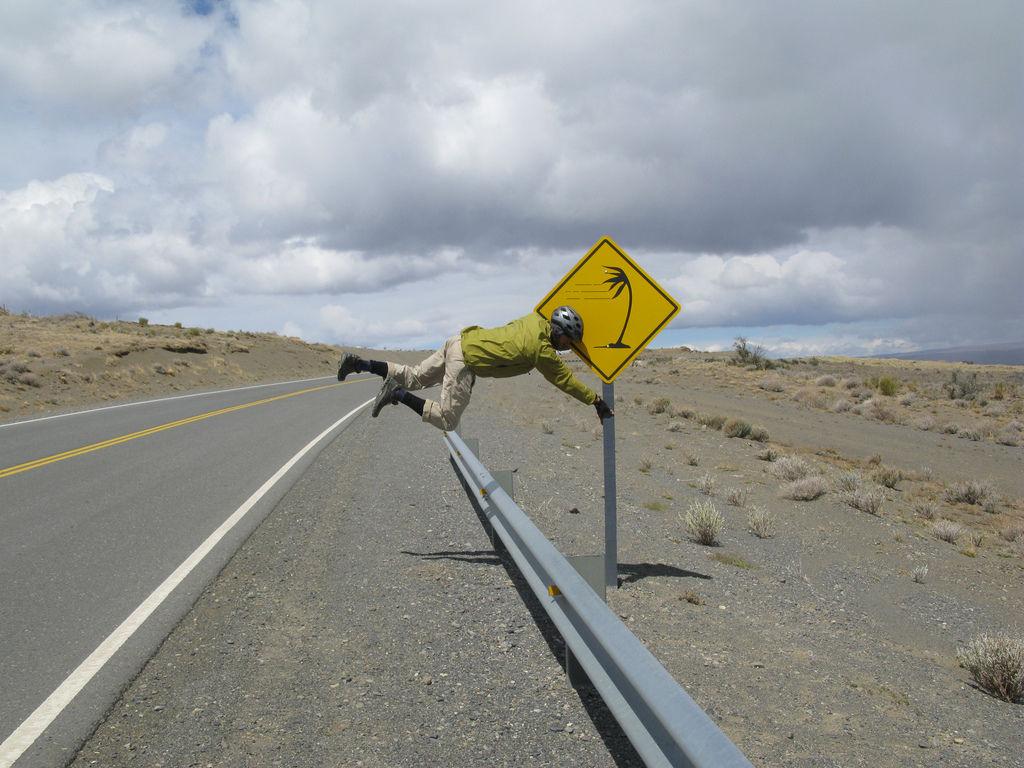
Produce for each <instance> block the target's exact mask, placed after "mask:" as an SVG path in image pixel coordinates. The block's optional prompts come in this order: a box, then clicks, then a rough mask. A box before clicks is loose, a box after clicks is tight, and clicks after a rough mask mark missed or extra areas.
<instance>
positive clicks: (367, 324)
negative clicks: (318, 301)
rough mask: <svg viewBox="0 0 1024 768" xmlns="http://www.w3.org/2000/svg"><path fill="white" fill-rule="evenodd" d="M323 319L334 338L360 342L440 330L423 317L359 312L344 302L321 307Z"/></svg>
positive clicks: (384, 340) (379, 340)
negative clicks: (424, 320)
mask: <svg viewBox="0 0 1024 768" xmlns="http://www.w3.org/2000/svg"><path fill="white" fill-rule="evenodd" d="M320 320H321V322H322V323H323V325H324V326H325V327H326V328H327V329H328V334H329V336H330V337H331V338H334V339H337V340H339V341H347V342H348V343H352V344H358V345H377V344H381V343H384V344H388V343H392V342H393V341H394V340H395V339H410V338H412V339H415V338H421V337H423V336H428V335H433V334H434V333H436V332H437V330H438V329H437V328H430V327H428V326H427V324H426V323H425V322H423V321H422V320H420V319H417V318H407V317H395V316H394V314H393V313H385V312H381V313H369V314H361V315H356V314H354V313H353V312H352V311H351V310H349V309H348V308H347V307H345V306H343V305H341V304H328V305H326V306H324V307H321V308H320ZM442 333H443V332H442Z"/></svg>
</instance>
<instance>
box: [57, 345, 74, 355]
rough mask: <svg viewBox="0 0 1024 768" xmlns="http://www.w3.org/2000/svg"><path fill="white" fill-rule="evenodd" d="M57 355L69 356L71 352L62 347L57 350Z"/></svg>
mask: <svg viewBox="0 0 1024 768" xmlns="http://www.w3.org/2000/svg"><path fill="white" fill-rule="evenodd" d="M57 357H71V353H70V352H68V351H67V350H66V349H65V348H64V347H61V348H60V349H58V350H57Z"/></svg>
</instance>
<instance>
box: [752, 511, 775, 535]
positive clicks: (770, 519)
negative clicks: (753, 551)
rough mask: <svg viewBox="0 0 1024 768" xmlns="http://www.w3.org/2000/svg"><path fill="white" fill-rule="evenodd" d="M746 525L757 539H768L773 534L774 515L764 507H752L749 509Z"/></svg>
mask: <svg viewBox="0 0 1024 768" xmlns="http://www.w3.org/2000/svg"><path fill="white" fill-rule="evenodd" d="M747 525H748V526H749V527H750V531H751V533H753V534H754V535H755V536H757V538H759V539H770V538H771V537H772V536H774V535H775V515H774V514H772V513H771V512H769V511H768V510H767V509H765V508H764V507H753V508H752V509H751V510H750V514H749V515H747Z"/></svg>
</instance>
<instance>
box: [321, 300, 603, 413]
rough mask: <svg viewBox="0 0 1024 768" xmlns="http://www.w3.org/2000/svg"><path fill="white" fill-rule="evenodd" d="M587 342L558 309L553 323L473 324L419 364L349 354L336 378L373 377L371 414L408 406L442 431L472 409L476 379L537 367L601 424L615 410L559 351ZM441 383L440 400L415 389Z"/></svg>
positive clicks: (570, 314)
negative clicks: (376, 389)
mask: <svg viewBox="0 0 1024 768" xmlns="http://www.w3.org/2000/svg"><path fill="white" fill-rule="evenodd" d="M582 340H583V318H581V317H580V316H579V313H577V312H576V310H574V309H573V308H572V307H568V306H562V307H557V308H556V309H555V311H554V312H552V313H551V320H550V321H549V320H545V319H544V318H543V317H541V316H540V315H538V314H530V315H526V316H525V317H520V318H519V319H517V320H513V321H512V322H510V323H508V324H507V325H503V326H501V327H499V328H481V327H480V326H478V325H474V326H470V327H469V328H466V329H464V330H463V331H462V333H460V334H458V335H456V336H452V337H451V338H450V339H448V340H447V341H445V343H444V344H443V345H442V346H441V348H440V349H439V350H437V351H436V352H434V353H433V354H432V355H431V356H430V357H428V358H427V359H426V360H424V361H423V362H421V363H420V364H419V365H401V364H399V363H389V362H384V361H380V360H364V359H363V358H361V357H359V356H358V355H354V354H352V353H350V352H345V353H344V354H343V355H342V356H341V362H340V363H339V364H338V380H339V381H344V380H345V377H346V376H348V375H349V374H350V373H364V372H369V373H375V374H377V375H378V376H380V377H381V378H383V379H384V386H383V387H381V390H380V393H379V394H378V395H377V398H376V400H374V403H373V408H372V410H371V411H370V413H371V415H372V416H374V417H376V416H377V415H378V414H379V413H380V412H381V410H382V409H383V408H384V406H386V405H395V404H397V403H404V404H405V405H406V406H408V407H409V408H411V409H412V410H413V411H415V412H416V413H418V414H419V415H420V416H421V418H422V419H423V421H425V422H427V423H428V424H433V425H434V426H435V427H437V428H438V429H443V430H454V429H455V428H456V427H457V426H458V424H459V419H460V418H461V417H462V412H463V411H465V410H466V406H467V405H469V398H470V394H471V393H472V390H473V384H474V382H475V381H476V377H477V376H484V377H487V376H493V377H495V378H505V377H508V376H519V375H520V374H523V373H528V372H530V371H532V370H533V369H534V368H536V369H537V370H538V371H540V372H541V375H542V376H544V378H545V379H547V380H548V381H550V382H551V383H552V384H554V385H555V386H556V387H558V388H559V389H560V390H562V391H563V392H565V393H566V394H568V395H572V396H573V397H575V398H576V399H577V400H579V401H580V402H581V403H585V404H587V405H593V406H594V408H595V410H596V411H597V416H598V418H599V419H600V420H601V422H602V423H603V422H604V420H605V419H606V418H608V417H610V416H614V415H615V412H614V411H612V409H611V407H610V406H609V405H608V404H607V403H606V402H605V401H604V400H602V399H601V398H600V397H599V396H598V395H597V393H595V392H594V391H593V390H592V389H591V388H590V387H588V386H587V385H586V384H584V383H583V382H582V381H580V380H579V379H577V378H576V377H575V376H573V374H572V371H570V370H569V366H567V365H566V364H565V362H564V361H563V360H562V359H561V358H560V357H559V356H558V352H557V351H556V350H558V351H563V352H564V351H566V350H568V349H570V348H571V347H572V342H573V341H582ZM435 384H440V385H441V396H440V399H439V400H425V399H423V398H421V397H418V396H417V395H414V394H413V393H412V392H413V390H418V389H425V388H426V387H432V386H434V385H435Z"/></svg>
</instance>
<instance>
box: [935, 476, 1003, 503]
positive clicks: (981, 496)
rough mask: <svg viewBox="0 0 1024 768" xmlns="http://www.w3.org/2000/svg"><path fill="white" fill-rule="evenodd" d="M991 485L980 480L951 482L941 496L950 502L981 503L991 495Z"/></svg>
mask: <svg viewBox="0 0 1024 768" xmlns="http://www.w3.org/2000/svg"><path fill="white" fill-rule="evenodd" d="M993 493H994V492H993V490H992V486H991V485H989V484H988V483H987V482H984V481H982V480H963V481H959V482H956V483H953V485H951V486H950V487H949V488H947V489H946V490H945V491H943V493H942V498H943V499H944V500H945V501H947V502H949V503H950V504H957V503H961V502H962V503H964V504H979V505H980V504H982V503H983V502H984V501H985V499H987V498H988V497H989V496H992V495H993Z"/></svg>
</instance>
